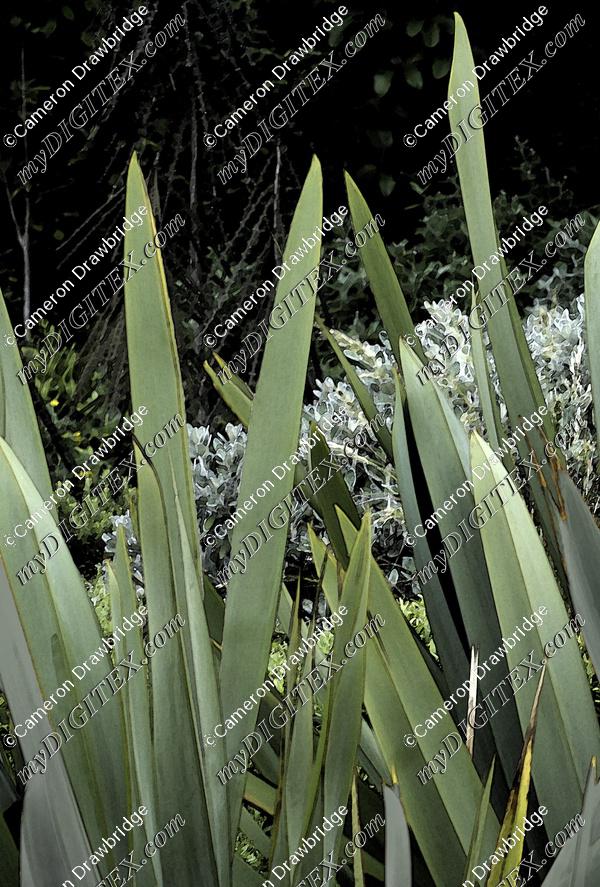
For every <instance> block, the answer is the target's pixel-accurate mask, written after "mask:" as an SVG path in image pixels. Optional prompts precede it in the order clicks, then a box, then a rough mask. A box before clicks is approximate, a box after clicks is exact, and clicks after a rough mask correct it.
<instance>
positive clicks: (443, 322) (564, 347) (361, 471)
mask: <svg viewBox="0 0 600 887" xmlns="http://www.w3.org/2000/svg"><path fill="white" fill-rule="evenodd" d="M425 307H426V309H427V310H428V312H429V314H430V315H431V317H432V318H435V319H436V323H435V324H434V325H433V326H428V327H427V329H426V331H425V332H424V334H423V336H422V344H423V348H424V350H425V353H426V355H427V357H428V358H429V359H431V358H432V357H435V356H436V355H437V353H438V350H439V347H440V344H441V342H442V340H443V339H444V337H445V336H446V335H448V334H449V333H454V334H455V335H457V338H458V340H459V341H462V339H463V338H464V337H463V336H462V334H461V333H460V332H459V324H460V323H461V321H462V320H463V318H464V315H462V314H461V312H460V310H459V309H455V310H454V311H452V312H451V313H450V314H448V313H445V312H442V311H441V310H440V303H435V302H434V303H426V305H425ZM524 329H525V335H526V338H527V342H528V345H529V348H530V350H531V353H532V357H533V361H534V364H535V368H536V372H537V374H538V378H539V380H540V383H541V386H542V390H543V393H544V396H545V398H546V401H547V403H548V406H549V408H550V410H551V412H552V414H553V416H554V420H555V423H556V425H557V428H558V429H559V430H560V431H564V432H565V439H566V442H567V445H566V456H567V460H568V463H569V469H570V471H571V473H572V476H574V478H575V479H576V480H577V482H578V483H579V484H580V486H581V488H582V490H583V492H584V495H585V496H586V498H587V500H588V503H589V504H590V507H591V508H592V509H593V510H594V511H595V510H597V508H598V506H599V505H600V486H599V485H598V481H597V479H596V475H595V472H594V468H593V466H594V462H595V459H596V445H595V435H594V431H593V424H592V408H591V403H592V399H591V387H590V377H589V368H588V365H587V361H586V357H585V347H584V318H583V296H579V297H578V298H576V299H575V301H574V302H573V304H572V306H571V310H569V309H567V308H562V307H560V306H557V307H548V306H547V304H544V303H543V302H540V301H536V302H535V304H534V306H533V307H532V308H531V309H529V311H528V315H527V318H526V320H525V324H524ZM335 337H336V339H337V341H338V343H339V345H340V346H341V347H342V348H343V350H344V353H345V354H346V356H347V357H348V359H349V360H350V361H351V363H352V364H353V365H354V367H355V369H356V371H357V373H358V375H359V377H360V379H361V381H362V382H363V384H364V385H365V386H366V387H367V388H368V390H369V393H370V395H371V397H372V398H373V400H374V402H375V405H376V406H377V407H378V408H379V409H380V410H381V411H382V410H383V408H384V407H386V406H388V407H390V408H391V409H389V410H388V411H387V412H388V413H389V414H391V413H392V412H393V406H394V383H393V375H392V367H393V364H394V358H393V356H392V353H391V349H390V348H389V343H388V341H387V339H386V338H385V336H384V335H382V336H381V341H380V343H378V344H374V345H372V344H368V343H365V342H361V341H359V340H357V339H354V338H351V337H350V336H347V335H345V334H343V333H340V332H336V333H335ZM490 364H491V367H492V372H493V373H495V370H494V364H493V358H491V359H490ZM444 375H445V378H446V379H447V381H448V388H446V389H445V390H446V392H447V393H448V395H449V397H450V399H451V402H452V404H453V406H454V407H455V409H456V410H457V412H458V413H459V414H460V418H461V421H462V423H463V424H464V426H465V428H466V429H467V430H469V431H470V430H473V429H477V430H479V431H483V427H482V422H481V415H480V413H479V399H478V393H477V387H476V384H475V378H474V372H473V363H472V358H471V347H470V344H469V343H465V344H464V345H463V346H462V348H459V350H458V351H457V352H456V353H455V354H453V355H452V357H451V359H450V360H449V361H448V362H447V364H446V368H445V373H444ZM494 385H495V387H496V390H497V391H498V400H499V404H500V410H501V416H502V418H503V419H505V418H506V408H505V405H504V402H503V401H502V398H501V396H500V394H499V386H498V381H497V379H496V378H495V376H494ZM340 408H343V409H344V410H345V411H346V413H348V414H349V415H350V416H351V418H350V420H349V421H348V423H347V425H346V426H343V425H337V424H334V423H332V422H331V417H332V416H333V414H334V413H336V412H338V411H339V410H340ZM324 419H329V420H330V421H329V422H328V423H327V427H331V432H330V433H329V434H328V435H327V437H328V442H329V446H330V448H331V450H332V452H334V453H336V452H338V453H339V452H341V451H342V449H343V446H344V443H345V442H346V441H350V439H351V437H353V436H354V434H355V432H356V431H358V430H359V429H366V428H367V420H366V418H365V416H364V414H363V412H362V410H361V409H360V406H359V404H358V401H357V400H356V398H355V396H354V392H353V391H352V388H351V387H350V385H349V384H348V383H347V382H345V381H334V380H333V379H331V378H326V379H325V380H323V381H322V382H321V381H319V382H317V388H316V390H315V391H314V400H313V402H312V403H311V404H309V405H307V407H306V409H305V416H304V418H303V420H302V427H301V435H300V439H301V440H302V439H305V438H306V437H308V435H309V421H310V420H313V421H315V422H317V423H318V424H320V425H321V426H322V425H323V422H322V421H321V420H324ZM367 434H368V435H369V438H370V439H371V440H372V446H371V447H369V446H366V447H365V448H364V450H363V451H362V452H359V453H357V454H354V455H353V457H352V459H351V460H350V463H349V465H348V467H347V468H346V469H344V470H343V476H344V480H345V481H346V483H347V484H348V487H349V489H350V490H351V492H352V495H353V497H354V499H355V502H356V504H357V507H358V509H359V511H360V512H362V511H364V510H365V509H366V508H369V509H370V511H371V514H372V517H373V551H374V554H375V557H376V559H377V560H378V562H379V563H380V565H381V567H382V569H383V570H384V572H385V573H386V574H387V575H388V578H389V579H390V581H391V582H392V584H393V585H396V584H397V583H398V581H400V580H403V582H404V583H406V587H407V588H409V587H410V575H411V574H412V572H413V563H412V558H409V557H402V554H401V552H402V547H403V546H402V541H403V535H404V531H405V527H404V521H403V511H402V505H401V502H400V499H399V496H398V488H397V485H396V480H395V472H394V470H393V466H392V465H390V464H389V462H388V460H387V458H386V456H385V453H384V452H383V450H382V449H381V447H380V446H379V444H378V443H377V442H376V441H375V439H374V437H373V435H372V433H370V432H369V431H367ZM188 435H189V441H190V455H191V459H192V471H193V479H194V490H195V498H196V505H197V513H198V524H199V532H200V534H203V533H205V532H206V531H207V530H209V529H210V528H211V527H212V526H213V525H215V524H216V523H221V522H222V521H223V520H225V519H226V518H227V517H228V516H229V515H230V514H231V513H232V511H233V510H234V509H235V507H236V499H237V491H238V488H239V482H240V476H241V468H242V461H243V455H244V450H245V447H246V432H245V431H244V429H243V426H242V425H232V424H228V425H227V426H226V428H225V432H224V434H214V435H213V434H211V431H210V429H209V428H207V427H204V426H201V427H199V428H193V427H192V426H191V425H188ZM112 520H113V524H114V525H115V526H116V525H117V524H119V523H123V524H124V526H125V528H126V532H127V536H128V541H129V542H130V545H131V547H132V550H133V551H134V552H137V541H136V540H135V538H134V536H133V531H132V528H131V522H130V520H129V517H128V516H125V518H123V517H115V518H113V519H112ZM311 520H313V521H314V522H315V523H316V525H317V526H319V521H318V519H317V518H315V516H314V515H311ZM306 521H307V512H306V510H305V511H304V512H299V513H297V514H296V515H295V516H294V518H293V520H292V525H291V528H290V543H291V544H290V546H289V548H288V556H289V558H290V564H295V563H296V561H297V557H298V554H299V553H300V552H308V551H309V545H308V539H307V534H306ZM320 529H321V532H322V528H320ZM104 538H105V541H106V543H107V550H108V551H111V550H114V535H113V534H111V535H110V536H108V535H107V536H105V537H104ZM228 553H229V540H228V539H224V540H223V541H222V543H221V544H220V546H215V547H214V548H212V549H208V550H207V551H205V552H204V567H205V569H206V570H207V571H208V573H209V575H214V574H215V572H216V571H217V570H218V569H220V568H221V566H222V562H223V560H224V559H225V558H226V557H227V555H228ZM136 566H137V567H138V568H139V567H140V564H139V559H138V560H137V561H136Z"/></svg>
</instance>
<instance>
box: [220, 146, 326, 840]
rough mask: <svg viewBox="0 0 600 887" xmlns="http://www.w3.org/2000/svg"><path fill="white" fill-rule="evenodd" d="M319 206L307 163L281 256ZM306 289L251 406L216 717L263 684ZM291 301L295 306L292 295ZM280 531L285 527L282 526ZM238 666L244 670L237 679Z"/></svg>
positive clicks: (302, 267)
mask: <svg viewBox="0 0 600 887" xmlns="http://www.w3.org/2000/svg"><path fill="white" fill-rule="evenodd" d="M322 205H323V204H322V183H321V168H320V165H319V162H318V160H317V159H316V158H315V159H314V160H313V162H312V165H311V168H310V171H309V173H308V176H307V179H306V182H305V184H304V187H303V189H302V194H301V195H300V200H299V202H298V206H297V208H296V212H295V214H294V218H293V220H292V225H291V229H290V234H289V237H288V245H287V246H286V249H285V251H284V254H286V255H287V253H288V252H290V251H291V250H292V249H295V248H296V245H297V244H298V243H300V242H301V241H302V238H303V237H306V235H307V233H309V232H313V231H314V230H315V229H316V228H318V226H319V224H320V222H321V219H322ZM319 252H320V239H319V238H316V240H315V245H314V246H313V247H311V248H309V249H308V251H307V253H306V255H305V256H304V257H303V258H302V259H301V260H300V262H298V264H297V265H293V266H292V268H291V270H290V271H289V272H288V273H287V274H286V276H285V277H284V278H283V280H282V281H281V282H280V283H279V286H278V288H277V293H276V297H275V306H276V307H277V306H279V305H280V304H281V303H282V300H283V299H284V298H286V297H287V296H288V295H289V294H290V293H291V291H292V290H293V289H294V287H296V286H297V285H299V284H300V283H301V281H302V280H303V279H304V278H307V277H308V276H309V275H310V278H311V279H312V280H313V281H314V279H315V275H316V270H315V269H317V266H318V263H319ZM308 289H309V281H308V280H307V282H306V283H305V284H303V293H304V298H307V301H306V303H305V304H304V305H303V306H302V307H301V308H300V309H299V310H297V311H296V313H294V314H293V315H291V316H290V317H289V319H288V320H287V322H286V323H285V324H284V325H282V326H280V327H279V328H277V329H274V330H273V335H272V336H271V338H270V339H269V340H268V341H267V343H266V346H265V352H264V357H263V362H262V366H261V371H260V376H259V379H258V384H257V387H256V393H255V398H254V402H253V405H252V416H251V421H250V427H249V429H248V442H247V447H246V453H245V455H244V466H243V471H242V479H241V482H240V490H239V496H238V502H239V503H240V504H242V505H243V503H244V502H245V501H249V502H251V499H250V497H251V495H253V494H254V493H255V491H256V490H257V488H258V487H259V486H261V485H263V484H264V482H265V481H267V480H269V481H270V483H271V484H272V487H269V489H268V490H267V492H266V495H265V496H264V498H262V499H260V500H257V504H256V505H254V507H253V508H252V509H251V510H249V511H247V513H246V514H245V515H244V517H243V518H242V520H240V521H239V523H237V525H236V527H235V529H234V530H233V533H232V540H231V549H232V552H233V553H234V554H236V553H237V552H238V551H239V550H240V546H241V543H242V540H243V539H244V538H245V537H246V536H247V535H248V534H249V533H254V534H255V535H254V537H252V538H254V539H255V540H256V539H261V540H262V544H261V547H260V548H259V550H258V551H257V552H256V554H255V555H254V557H252V558H250V559H249V562H248V564H247V569H246V571H245V573H244V574H243V575H242V574H239V573H238V574H237V575H234V576H233V577H232V578H231V579H230V581H229V584H228V587H227V607H226V612H225V625H224V630H223V656H222V660H221V690H222V702H223V709H224V710H227V711H235V710H236V709H237V708H238V707H239V706H240V705H241V704H242V703H243V701H244V699H247V698H248V697H249V695H250V694H251V693H252V692H254V690H255V689H256V687H258V686H260V684H261V683H262V682H263V679H264V674H265V669H266V665H267V660H268V655H269V650H270V645H271V633H272V629H273V623H274V619H275V613H276V610H277V601H278V598H279V592H280V586H281V574H282V566H283V557H284V552H285V544H286V537H287V532H286V530H285V529H281V530H275V531H274V533H273V536H272V538H269V539H268V540H267V541H265V539H264V537H263V536H260V535H259V534H258V533H257V530H258V527H259V523H260V522H261V521H263V520H266V518H267V517H268V515H269V513H270V512H271V510H272V509H273V508H275V507H276V506H277V505H278V504H279V503H280V502H281V501H282V500H283V499H284V498H285V497H286V496H287V495H288V494H289V492H290V491H291V489H292V484H293V477H294V475H293V471H288V472H286V474H285V475H284V476H283V478H282V479H281V480H279V479H277V478H276V477H275V476H274V475H273V471H272V469H273V467H274V466H276V465H281V464H282V462H284V461H285V460H289V458H290V456H291V454H292V453H293V452H294V451H295V449H296V446H297V442H298V432H299V428H300V417H301V413H302V399H303V393H304V381H305V376H306V368H307V364H308V355H309V349H310V340H311V332H312V325H313V315H314V306H315V297H314V293H313V294H312V295H308ZM296 299H299V297H298V296H297V295H296ZM292 304H294V302H293V300H292ZM263 489H264V487H263ZM284 526H285V527H287V521H286V523H285V524H284ZM255 544H257V543H255ZM240 662H243V663H244V668H243V669H242V671H240V668H239V665H240ZM255 723H256V711H253V712H250V713H249V715H248V717H247V718H246V719H245V720H244V723H243V724H241V725H238V726H237V727H236V728H235V729H233V730H231V731H229V733H228V734H227V739H226V747H227V751H228V756H230V757H231V756H232V755H233V754H235V753H237V751H238V750H239V746H240V742H241V739H242V737H243V735H244V734H245V733H248V732H249V731H250V730H251V729H252V728H253V727H254V724H255ZM231 789H232V796H231V810H230V815H231V830H232V837H233V838H235V834H236V831H237V824H238V820H239V813H240V803H241V798H242V792H243V779H242V778H240V779H238V780H236V781H234V782H232V786H231Z"/></svg>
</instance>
